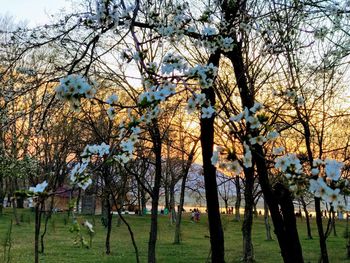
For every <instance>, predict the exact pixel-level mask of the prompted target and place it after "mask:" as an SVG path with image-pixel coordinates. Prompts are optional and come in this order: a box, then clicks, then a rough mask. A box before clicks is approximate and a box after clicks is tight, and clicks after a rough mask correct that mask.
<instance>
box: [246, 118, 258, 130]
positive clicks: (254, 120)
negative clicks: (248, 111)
mask: <svg viewBox="0 0 350 263" xmlns="http://www.w3.org/2000/svg"><path fill="white" fill-rule="evenodd" d="M246 120H247V122H248V123H249V124H250V129H252V130H253V129H257V128H259V127H260V122H259V120H258V118H256V117H253V116H249V117H248V118H247V119H246Z"/></svg>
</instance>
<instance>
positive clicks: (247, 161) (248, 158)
mask: <svg viewBox="0 0 350 263" xmlns="http://www.w3.org/2000/svg"><path fill="white" fill-rule="evenodd" d="M243 147H244V152H245V153H244V156H243V158H242V160H243V165H244V167H245V168H250V167H252V166H253V163H252V152H251V151H250V148H249V146H248V145H247V144H246V142H243Z"/></svg>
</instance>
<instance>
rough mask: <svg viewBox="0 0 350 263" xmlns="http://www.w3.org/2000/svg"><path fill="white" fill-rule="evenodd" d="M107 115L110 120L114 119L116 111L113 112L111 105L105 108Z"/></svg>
mask: <svg viewBox="0 0 350 263" xmlns="http://www.w3.org/2000/svg"><path fill="white" fill-rule="evenodd" d="M107 115H108V118H109V119H110V120H111V121H112V120H114V119H115V116H116V113H115V109H114V108H113V107H109V108H108V109H107Z"/></svg>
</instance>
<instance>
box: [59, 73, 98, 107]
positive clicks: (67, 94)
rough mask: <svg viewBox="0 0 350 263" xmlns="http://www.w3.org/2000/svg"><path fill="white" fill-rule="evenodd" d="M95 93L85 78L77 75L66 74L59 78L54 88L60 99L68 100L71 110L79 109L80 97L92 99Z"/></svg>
mask: <svg viewBox="0 0 350 263" xmlns="http://www.w3.org/2000/svg"><path fill="white" fill-rule="evenodd" d="M95 94H96V89H95V88H93V87H92V86H91V85H90V84H89V83H88V82H87V80H86V79H85V78H84V77H82V76H79V75H68V76H66V77H64V78H61V79H60V84H59V86H58V87H57V88H56V95H57V97H58V98H59V99H60V100H63V101H68V102H69V103H70V105H71V108H72V109H73V110H79V109H80V99H81V98H87V99H92V98H93V97H94V96H95Z"/></svg>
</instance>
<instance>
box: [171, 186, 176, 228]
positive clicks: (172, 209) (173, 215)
mask: <svg viewBox="0 0 350 263" xmlns="http://www.w3.org/2000/svg"><path fill="white" fill-rule="evenodd" d="M169 194H170V204H169V207H170V210H169V213H170V224H174V223H176V210H175V186H174V183H173V182H171V184H170V187H169Z"/></svg>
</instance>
